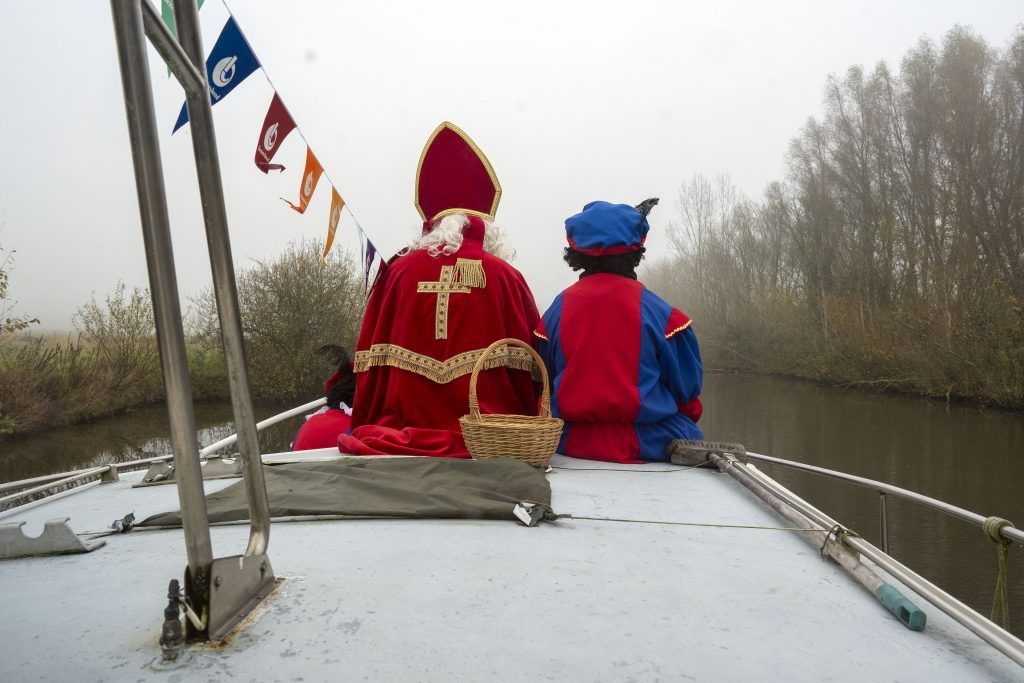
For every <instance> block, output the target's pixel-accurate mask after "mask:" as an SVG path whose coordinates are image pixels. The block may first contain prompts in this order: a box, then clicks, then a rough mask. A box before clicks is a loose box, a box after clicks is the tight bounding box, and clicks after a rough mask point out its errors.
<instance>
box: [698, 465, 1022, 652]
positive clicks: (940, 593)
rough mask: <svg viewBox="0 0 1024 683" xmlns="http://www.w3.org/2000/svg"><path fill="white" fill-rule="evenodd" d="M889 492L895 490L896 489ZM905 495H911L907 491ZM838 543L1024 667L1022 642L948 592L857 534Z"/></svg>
mask: <svg viewBox="0 0 1024 683" xmlns="http://www.w3.org/2000/svg"><path fill="white" fill-rule="evenodd" d="M747 455H748V456H749V455H751V454H750V453H747ZM754 455H755V457H753V458H750V459H751V460H760V461H762V462H767V461H766V460H763V459H765V458H769V459H771V460H782V459H781V458H771V456H765V455H759V454H756V453H755V454H754ZM716 457H717V456H716ZM720 460H721V461H722V462H723V463H724V466H725V467H727V468H731V467H737V468H742V469H743V472H744V473H746V474H747V476H749V477H750V478H751V479H753V480H755V481H756V482H758V483H759V485H761V486H763V487H765V488H766V489H767V490H769V491H771V493H772V494H773V495H775V496H777V497H779V498H780V499H782V500H783V501H785V502H786V503H787V504H788V505H790V506H791V507H792V508H794V509H795V510H797V511H798V512H800V514H802V515H804V516H805V517H807V518H808V519H810V520H811V521H813V522H814V523H815V524H818V525H820V526H821V527H822V530H823V531H825V533H829V534H830V533H831V531H830V530H833V529H842V528H843V527H842V525H840V524H839V523H838V522H836V520H835V519H833V518H832V517H831V516H829V515H828V514H826V513H824V512H822V511H821V510H819V509H818V508H816V507H814V506H813V505H811V504H810V503H808V502H807V501H805V500H804V499H803V498H800V497H799V496H797V495H796V494H795V493H793V492H792V491H790V490H789V489H787V488H786V487H784V486H783V485H782V484H780V483H779V482H777V481H775V480H774V479H772V478H771V477H769V476H768V475H766V474H764V473H763V472H761V471H759V470H758V469H757V468H756V467H754V466H753V465H751V466H749V467H747V466H745V465H744V463H743V462H742V461H740V460H736V459H734V457H733V456H729V457H728V458H725V459H720ZM789 462H792V461H788V460H782V462H779V463H775V464H780V465H781V464H784V463H789ZM795 464H801V463H795ZM817 469H824V468H817ZM829 471H831V470H829ZM837 474H842V472H839V473H837ZM848 476H853V475H848ZM861 478H862V477H861ZM866 481H870V480H866ZM878 483H881V482H878ZM893 488H894V489H898V487H893ZM894 493H895V492H894ZM907 493H913V492H912V491H907ZM915 495H918V494H915ZM922 498H927V496H922ZM940 502H941V501H940ZM950 507H955V506H950ZM956 509H959V508H956ZM964 512H966V511H964ZM971 514H973V513H971ZM958 516H959V515H958ZM842 541H843V543H845V544H846V545H848V546H849V547H850V548H852V549H853V550H855V551H856V552H859V553H860V554H862V555H864V556H865V557H867V558H868V559H870V560H871V561H872V562H874V563H875V564H876V565H878V566H879V567H881V568H882V569H884V570H885V571H887V572H888V573H889V574H891V575H892V576H894V577H896V579H898V580H899V581H900V582H902V583H903V584H904V585H905V586H907V587H908V588H910V589H911V590H913V591H914V592H915V593H917V594H918V595H920V596H922V597H924V598H925V599H926V600H928V601H929V602H930V603H932V604H933V605H935V606H936V607H938V608H939V609H940V610H942V611H943V612H945V613H946V614H948V615H949V616H950V617H952V618H953V619H954V620H956V621H957V622H959V623H960V624H962V625H963V626H965V627H967V628H968V629H970V630H971V631H972V632H974V634H975V635H977V636H978V637H980V638H981V639H982V640H984V641H985V642H987V643H988V644H989V645H992V646H993V647H994V648H996V649H997V650H999V651H1000V652H1002V653H1003V654H1005V655H1006V656H1007V657H1009V658H1010V659H1012V660H1013V661H1014V662H1016V663H1017V664H1020V665H1021V666H1024V642H1022V641H1021V640H1020V639H1019V638H1017V637H1016V636H1014V635H1013V634H1012V633H1010V632H1009V631H1007V630H1006V629H1004V628H1002V627H1000V626H999V625H998V624H996V623H994V622H992V621H991V620H989V619H986V618H985V617H984V616H982V615H981V614H979V613H978V612H977V611H975V610H973V609H971V608H970V607H969V606H967V605H965V604H964V603H963V602H961V601H960V600H958V599H957V598H956V597H954V596H953V595H950V594H949V593H948V592H946V591H944V590H942V589H941V588H939V587H938V586H936V585H935V584H933V583H932V582H930V581H928V579H926V578H924V577H923V576H921V575H920V574H918V573H917V572H915V571H913V570H911V569H909V568H908V567H906V566H905V565H903V564H902V563H901V562H899V561H898V560H896V559H895V558H894V557H892V556H891V555H889V554H888V553H886V552H884V551H882V550H880V549H878V548H876V547H875V546H874V545H872V544H871V543H869V542H868V541H867V540H865V539H864V538H862V537H860V536H858V535H857V534H851V533H843V534H842Z"/></svg>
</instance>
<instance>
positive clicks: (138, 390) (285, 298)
mask: <svg viewBox="0 0 1024 683" xmlns="http://www.w3.org/2000/svg"><path fill="white" fill-rule="evenodd" d="M322 251H323V244H322V243H321V242H318V241H299V242H295V243H292V244H291V245H290V246H289V247H288V249H286V250H285V251H284V252H283V253H282V254H280V255H278V256H277V257H275V258H273V259H270V260H267V261H256V262H254V263H253V264H252V265H251V266H250V267H248V268H245V269H244V270H242V271H241V272H240V274H239V276H238V294H239V305H240V307H241V312H242V321H243V332H244V335H245V338H246V352H247V355H248V361H249V370H250V382H251V385H252V389H253V394H254V397H255V398H257V399H264V400H275V401H276V400H280V401H290V400H294V399H308V398H309V397H315V396H317V395H319V393H320V392H322V387H323V381H324V378H325V377H327V376H329V375H330V373H331V371H332V370H333V368H331V367H330V362H329V361H328V360H327V359H325V358H323V357H322V356H320V355H319V354H317V353H316V349H317V348H319V347H320V346H322V345H324V344H328V343H334V344H341V345H343V346H346V347H352V346H353V345H354V343H355V337H356V335H357V334H358V330H359V323H360V320H361V319H362V310H363V302H364V298H363V291H362V276H361V273H360V272H359V270H358V267H357V266H356V265H355V263H354V261H353V260H352V259H351V258H350V257H349V256H348V255H338V256H335V257H333V258H331V259H329V260H328V262H327V264H326V265H321V264H320V255H321V253H322ZM74 324H75V331H74V332H73V333H71V334H69V335H66V336H56V335H52V334H50V335H33V334H31V333H30V332H28V331H25V330H22V331H19V332H10V333H6V334H3V335H0V438H3V437H4V436H9V435H13V434H21V433H27V432H32V431H39V430H46V429H52V428H56V427H62V426H67V425H72V424H75V423H77V422H82V421H85V420H91V419H95V418H98V417H103V416H106V415H112V414H115V413H118V412H121V411H124V410H127V409H129V408H131V407H133V406H138V405H141V404H146V403H152V402H157V401H161V400H163V397H164V390H163V380H162V377H161V374H160V364H159V352H158V350H157V345H156V339H155V337H154V332H155V330H154V326H153V311H152V304H151V301H150V297H149V293H148V291H147V290H144V289H134V290H130V291H129V290H127V289H126V288H125V287H124V286H123V285H122V286H119V287H118V288H117V289H116V290H115V291H114V292H113V293H111V294H110V295H108V296H106V297H105V298H104V299H103V300H102V301H97V300H96V299H95V298H93V299H92V300H91V301H89V302H87V303H85V304H84V305H83V306H81V307H80V308H79V310H78V313H77V314H76V315H75V318H74ZM186 345H187V353H188V361H189V374H190V376H191V379H192V390H193V396H194V397H195V398H196V399H197V400H205V399H223V398H226V397H227V396H228V384H227V372H226V367H225V363H224V355H223V352H222V350H221V345H220V329H219V326H218V323H217V314H216V304H215V302H214V299H213V293H212V291H209V290H207V291H204V292H202V293H201V294H200V295H198V296H197V297H195V298H193V299H192V300H191V301H190V305H189V306H188V310H187V313H186Z"/></svg>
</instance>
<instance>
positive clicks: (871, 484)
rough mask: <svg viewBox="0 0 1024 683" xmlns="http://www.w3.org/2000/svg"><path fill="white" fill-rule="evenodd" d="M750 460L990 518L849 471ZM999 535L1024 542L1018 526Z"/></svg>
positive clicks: (964, 516)
mask: <svg viewBox="0 0 1024 683" xmlns="http://www.w3.org/2000/svg"><path fill="white" fill-rule="evenodd" d="M746 457H747V458H748V459H749V460H753V461H755V462H761V463H765V464H767V465H779V466H780V467H788V468H789V469H793V470H798V471H800V472H809V473H811V474H817V475H820V476H823V477H829V478H832V479H838V480H839V481H845V482H849V483H851V484H856V485H857V486H862V487H864V488H869V489H874V490H876V491H878V492H879V493H884V494H888V495H892V496H895V497H897V498H902V499H903V500H909V501H912V502H914V503H917V504H918V505H923V506H925V507H929V508H931V509H933V510H938V511H939V512H944V513H946V514H947V515H950V516H952V517H956V518H957V519H960V520H963V521H965V522H968V523H970V524H974V525H975V526H978V527H981V526H982V525H983V524H984V523H985V519H986V518H985V517H982V516H981V515H979V514H978V513H976V512H971V511H970V510H965V509H964V508H961V507H957V506H956V505H952V504H950V503H947V502H945V501H942V500H938V499H937V498H932V497H930V496H926V495H924V494H921V493H917V492H915V491H910V490H908V489H904V488H900V487H899V486H893V485H892V484H886V483H885V482H882V481H876V480H874V479H868V478H867V477H859V476H857V475H855V474H847V473H845V472H839V471H837V470H830V469H827V468H825V467H818V466H816V465H807V464H805V463H802V462H796V461H795V460H785V459H783V458H776V457H774V456H771V455H762V454H760V453H751V452H750V451H747V453H746ZM880 507H881V512H882V513H883V518H884V512H885V506H884V503H883V504H881V505H880ZM884 528H885V527H884V522H883V539H887V536H888V533H887V532H885V531H884ZM999 533H1000V534H1001V535H1002V537H1003V538H1005V539H1007V540H1010V541H1015V542H1017V543H1024V530H1021V529H1017V528H1016V527H1012V526H1004V527H1002V528H1001V529H1000V530H999ZM886 544H887V541H886ZM886 550H887V549H886Z"/></svg>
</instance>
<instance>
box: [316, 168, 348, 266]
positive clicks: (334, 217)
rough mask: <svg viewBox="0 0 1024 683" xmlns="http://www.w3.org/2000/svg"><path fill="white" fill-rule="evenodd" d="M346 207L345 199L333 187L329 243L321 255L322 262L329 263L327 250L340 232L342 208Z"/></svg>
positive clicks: (328, 227)
mask: <svg viewBox="0 0 1024 683" xmlns="http://www.w3.org/2000/svg"><path fill="white" fill-rule="evenodd" d="M344 207H345V200H344V199H342V198H341V195H340V194H338V191H337V190H336V189H334V188H333V187H332V188H331V215H330V217H329V218H328V219H327V244H325V245H324V255H323V256H321V257H320V263H321V264H323V265H327V252H329V251H330V250H331V245H333V244H334V233H336V232H338V221H340V220H341V210H342V209H343V208H344Z"/></svg>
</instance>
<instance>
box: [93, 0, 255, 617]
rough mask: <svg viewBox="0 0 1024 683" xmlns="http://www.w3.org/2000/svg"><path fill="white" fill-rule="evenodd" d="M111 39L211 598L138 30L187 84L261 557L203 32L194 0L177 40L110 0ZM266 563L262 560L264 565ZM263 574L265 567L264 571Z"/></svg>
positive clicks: (177, 434) (181, 3)
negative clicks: (114, 50)
mask: <svg viewBox="0 0 1024 683" xmlns="http://www.w3.org/2000/svg"><path fill="white" fill-rule="evenodd" d="M110 7H111V12H112V15H113V20H114V33H115V37H116V41H117V55H118V62H119V64H120V67H121V84H122V87H123V89H124V103H125V113H126V116H127V121H128V132H129V137H130V140H131V149H132V160H133V163H134V168H135V183H136V189H137V192H138V199H139V211H140V214H141V219H142V235H143V242H144V244H145V252H146V265H147V268H148V271H149V283H150V292H151V295H152V298H153V314H154V318H155V322H156V336H157V343H158V346H159V349H160V364H161V369H162V373H163V380H164V387H165V392H166V395H167V411H168V419H169V421H170V432H171V445H172V450H173V452H174V466H175V469H176V470H177V478H178V497H179V501H180V503H181V516H182V529H183V533H184V536H185V549H186V552H187V555H188V568H189V575H190V577H187V578H190V579H191V581H186V588H187V589H188V587H189V586H191V587H192V589H193V590H194V591H196V596H195V598H194V599H195V600H197V601H198V602H199V603H200V605H201V607H202V608H206V607H207V606H208V604H209V596H210V572H211V566H212V565H213V563H214V558H213V549H212V546H211V544H210V528H209V521H208V519H207V516H206V500H205V497H204V492H203V480H202V473H201V470H200V467H201V465H200V459H199V452H198V445H197V443H196V422H195V415H194V412H193V406H192V386H191V381H190V379H189V375H188V359H187V356H186V353H185V337H184V331H183V325H182V318H181V309H180V304H179V298H178V284H177V276H176V274H175V267H174V253H173V248H172V244H171V229H170V221H169V219H168V214H167V197H166V192H165V188H164V178H163V168H162V164H161V159H160V145H159V138H158V135H157V127H156V115H155V111H154V106H153V93H152V87H151V82H150V73H149V66H148V59H147V55H146V49H145V40H144V35H145V36H146V37H148V38H149V40H150V42H151V43H152V44H153V45H154V47H155V48H156V49H157V52H159V53H160V56H161V57H162V58H163V59H164V61H165V62H166V63H167V65H168V66H169V67H170V69H171V72H172V73H173V74H174V76H175V77H176V78H177V80H178V82H179V83H181V86H182V88H184V90H185V102H186V105H187V107H188V116H189V122H190V126H191V129H192V150H193V154H194V156H195V163H196V174H197V176H198V180H199V194H200V198H201V202H202V207H203V219H204V223H205V228H206V242H207V249H208V251H209V256H210V267H211V270H212V272H213V291H214V296H215V299H216V301H217V312H218V316H219V318H220V328H221V337H222V343H223V348H224V357H225V362H226V365H227V373H228V382H229V386H230V389H231V404H232V408H233V412H234V418H235V425H236V429H237V430H238V435H239V437H238V442H239V451H240V454H241V457H242V462H243V474H244V479H245V487H246V493H247V496H248V506H249V518H250V520H251V522H250V529H249V542H248V545H247V547H246V549H245V555H246V556H262V555H264V554H265V553H266V550H267V545H268V543H269V540H270V506H269V504H268V502H267V491H266V484H265V482H264V478H263V465H262V462H261V460H260V451H259V438H258V435H257V431H256V420H255V418H254V416H253V409H252V399H251V395H250V387H249V375H248V370H247V368H246V360H245V347H244V343H243V339H242V326H241V315H240V312H239V307H238V292H237V288H236V283H235V273H234V264H233V261H232V257H231V241H230V239H229V236H228V224H227V212H226V210H225V207H224V191H223V186H222V183H221V175H220V162H219V159H218V156H217V140H216V135H215V132H214V127H213V113H212V110H211V108H210V107H211V105H210V94H209V84H208V82H207V78H206V67H205V64H204V51H203V41H202V34H201V33H200V29H199V13H198V8H197V7H196V2H195V0H174V2H173V8H174V17H175V24H176V26H177V32H178V39H177V40H176V39H175V38H174V36H172V35H171V33H170V31H168V30H167V28H166V27H165V26H164V24H163V22H162V20H161V19H160V16H159V14H158V13H157V10H156V9H155V8H154V7H153V5H152V4H151V3H150V2H148V0H111V2H110ZM262 564H263V565H264V566H266V563H265V562H264V563H262ZM265 573H266V572H264V574H265Z"/></svg>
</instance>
